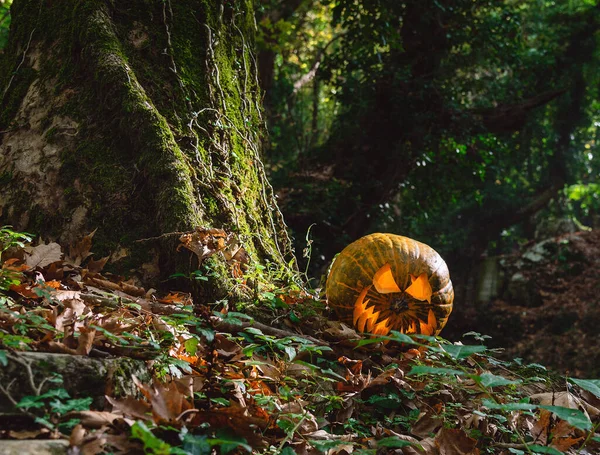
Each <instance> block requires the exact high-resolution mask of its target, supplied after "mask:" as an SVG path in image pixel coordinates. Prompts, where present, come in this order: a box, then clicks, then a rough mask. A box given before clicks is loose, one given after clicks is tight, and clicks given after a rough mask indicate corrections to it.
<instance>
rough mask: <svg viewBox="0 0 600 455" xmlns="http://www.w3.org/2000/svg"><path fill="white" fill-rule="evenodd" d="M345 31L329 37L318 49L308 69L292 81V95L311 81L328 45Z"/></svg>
mask: <svg viewBox="0 0 600 455" xmlns="http://www.w3.org/2000/svg"><path fill="white" fill-rule="evenodd" d="M344 34H345V33H338V34H337V35H335V36H334V37H333V38H331V39H330V40H329V41H328V42H327V44H325V46H324V47H323V49H321V50H320V51H319V53H318V54H317V56H316V57H315V61H314V63H313V65H312V67H311V69H310V71H309V72H308V73H306V74H304V75H303V76H302V77H301V78H300V79H298V80H297V81H296V82H294V91H293V92H292V95H295V94H296V93H298V91H299V90H300V89H301V88H302V87H304V86H305V85H306V84H308V83H309V82H310V81H312V80H313V79H314V78H315V76H316V75H317V71H318V70H319V66H321V62H322V61H323V58H324V57H325V53H326V52H327V49H328V48H329V46H331V45H332V44H333V43H334V42H335V41H337V40H338V39H340V38H341V37H342V36H344Z"/></svg>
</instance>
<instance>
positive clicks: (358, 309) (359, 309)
mask: <svg viewBox="0 0 600 455" xmlns="http://www.w3.org/2000/svg"><path fill="white" fill-rule="evenodd" d="M369 289H371V286H367V287H366V288H364V289H363V290H362V292H361V293H360V294H359V295H358V298H357V299H356V302H354V312H353V314H352V325H354V326H356V322H357V321H358V318H359V317H360V315H361V314H363V312H364V311H365V310H366V309H367V304H366V303H363V301H364V300H365V297H366V295H367V292H369Z"/></svg>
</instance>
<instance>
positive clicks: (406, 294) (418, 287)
mask: <svg viewBox="0 0 600 455" xmlns="http://www.w3.org/2000/svg"><path fill="white" fill-rule="evenodd" d="M326 293H327V301H328V302H329V305H331V306H332V307H333V309H334V310H335V311H336V313H337V315H338V316H339V317H340V319H341V320H342V321H344V322H346V323H348V324H351V325H352V326H353V327H354V328H356V329H357V330H358V331H359V332H368V333H372V334H374V335H387V334H388V333H389V332H390V330H397V331H399V332H402V333H407V334H410V333H420V334H424V335H437V334H438V333H439V332H440V331H441V330H442V328H443V327H444V325H446V321H447V320H448V316H449V315H450V313H451V311H452V301H453V300H454V290H453V288H452V282H451V281H450V275H449V273H448V267H447V266H446V263H445V262H444V260H443V259H442V258H441V257H440V255H439V254H438V253H437V252H436V251H435V250H434V249H433V248H431V247H430V246H428V245H425V244H424V243H421V242H417V241H416V240H413V239H409V238H408V237H403V236H401V235H394V234H371V235H367V236H365V237H363V238H361V239H359V240H357V241H356V242H354V243H351V244H350V245H348V246H347V247H346V248H344V249H343V250H342V252H341V253H340V254H339V255H338V256H337V257H336V258H335V261H334V263H333V266H332V267H331V271H330V272H329V276H328V278H327V285H326Z"/></svg>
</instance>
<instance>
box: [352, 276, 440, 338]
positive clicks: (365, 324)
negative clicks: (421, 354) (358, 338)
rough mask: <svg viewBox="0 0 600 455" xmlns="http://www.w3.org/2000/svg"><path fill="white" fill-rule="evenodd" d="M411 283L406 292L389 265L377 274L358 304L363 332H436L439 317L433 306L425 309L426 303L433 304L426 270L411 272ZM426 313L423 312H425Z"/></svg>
mask: <svg viewBox="0 0 600 455" xmlns="http://www.w3.org/2000/svg"><path fill="white" fill-rule="evenodd" d="M410 278H411V284H410V286H408V287H407V288H406V290H404V291H402V289H400V287H399V286H398V285H397V284H396V281H395V280H394V277H393V275H392V271H391V267H390V264H385V265H384V266H383V267H381V268H380V269H379V270H378V271H377V272H376V273H375V275H374V276H373V284H372V285H369V286H367V287H365V288H364V289H363V290H362V291H361V292H360V294H359V295H358V297H357V299H356V302H355V303H354V312H353V323H354V326H355V327H356V328H357V329H358V331H359V332H365V331H366V332H370V333H372V334H373V335H384V336H385V335H387V334H388V333H389V332H390V331H391V330H398V329H400V330H401V331H403V332H404V333H421V334H425V335H432V334H433V333H434V332H435V330H436V328H437V320H436V318H435V315H434V314H433V311H432V309H431V308H428V309H426V310H425V311H420V309H422V302H425V301H426V302H428V303H431V297H432V289H431V284H430V283H429V280H428V278H427V275H426V274H425V273H423V274H421V275H419V276H418V277H416V276H414V275H410ZM421 313H423V314H421Z"/></svg>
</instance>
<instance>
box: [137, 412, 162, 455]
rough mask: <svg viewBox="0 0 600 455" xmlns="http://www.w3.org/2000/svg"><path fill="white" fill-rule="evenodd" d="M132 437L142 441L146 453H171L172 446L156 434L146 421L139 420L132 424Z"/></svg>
mask: <svg viewBox="0 0 600 455" xmlns="http://www.w3.org/2000/svg"><path fill="white" fill-rule="evenodd" d="M131 437H132V438H135V439H139V440H140V441H142V443H143V444H144V452H145V453H157V454H158V453H170V449H171V446H170V445H169V444H167V443H166V442H165V441H163V440H162V439H159V438H158V437H156V436H154V434H153V433H152V432H151V431H150V430H149V429H148V427H147V426H146V424H145V423H144V422H141V421H139V420H138V421H137V422H135V423H134V424H133V425H132V427H131Z"/></svg>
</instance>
